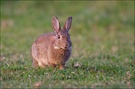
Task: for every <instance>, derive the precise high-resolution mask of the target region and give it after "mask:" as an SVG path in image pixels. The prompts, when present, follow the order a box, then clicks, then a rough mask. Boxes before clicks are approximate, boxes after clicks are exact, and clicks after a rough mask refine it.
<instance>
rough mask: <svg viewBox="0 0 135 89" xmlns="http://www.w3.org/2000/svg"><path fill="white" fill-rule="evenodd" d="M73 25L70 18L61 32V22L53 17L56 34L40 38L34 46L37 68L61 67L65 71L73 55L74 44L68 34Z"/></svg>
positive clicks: (34, 59)
mask: <svg viewBox="0 0 135 89" xmlns="http://www.w3.org/2000/svg"><path fill="white" fill-rule="evenodd" d="M71 23H72V17H69V18H68V19H67V21H66V23H65V25H64V28H63V29H62V30H61V28H60V24H59V20H58V19H57V17H53V19H52V25H53V28H54V31H55V32H53V33H47V34H43V35H41V36H39V37H38V38H37V39H36V40H35V42H34V43H33V45H32V48H31V54H32V58H33V66H34V67H35V68H37V67H45V66H52V67H56V66H59V68H60V69H63V68H64V67H65V63H66V61H67V60H68V59H69V57H70V55H71V46H72V43H71V40H70V35H69V33H68V31H69V29H70V27H71Z"/></svg>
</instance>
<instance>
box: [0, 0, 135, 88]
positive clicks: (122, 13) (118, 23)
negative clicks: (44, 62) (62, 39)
mask: <svg viewBox="0 0 135 89" xmlns="http://www.w3.org/2000/svg"><path fill="white" fill-rule="evenodd" d="M0 3H1V9H0V11H1V17H0V20H1V30H0V31H1V35H0V39H1V43H0V44H1V47H0V52H1V54H0V69H1V73H0V86H1V87H0V88H1V89H2V88H25V89H27V88H36V87H38V88H41V89H44V88H107V89H108V88H135V84H134V82H135V69H134V68H135V56H134V51H135V48H134V46H135V41H134V24H135V21H134V19H135V18H134V7H135V6H134V1H131V0H130V1H119V2H117V1H108V2H107V1H96V2H95V1H91V2H88V1H80V2H79V1H78V2H77V1H46V2H43V1H34V2H32V1H14V2H11V1H3V0H2V1H1V2H0ZM52 16H57V17H58V18H59V20H60V22H61V25H62V26H63V24H64V22H65V20H66V19H67V17H68V16H72V17H73V24H72V27H71V30H70V34H71V39H72V43H73V52H72V56H71V58H70V60H69V61H68V62H67V65H66V69H65V70H58V69H53V68H44V69H34V68H32V66H31V64H32V58H31V55H30V48H31V45H32V43H33V41H34V40H35V39H36V38H37V37H38V36H39V35H41V34H43V33H47V32H52V31H53V29H52V26H51V19H52Z"/></svg>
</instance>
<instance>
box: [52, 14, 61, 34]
mask: <svg viewBox="0 0 135 89" xmlns="http://www.w3.org/2000/svg"><path fill="white" fill-rule="evenodd" d="M52 26H53V28H54V30H55V32H56V33H58V32H59V31H60V23H59V20H58V18H57V17H55V16H53V18H52Z"/></svg>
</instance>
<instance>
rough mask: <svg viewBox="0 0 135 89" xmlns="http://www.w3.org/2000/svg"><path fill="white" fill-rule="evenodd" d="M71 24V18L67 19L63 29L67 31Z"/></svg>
mask: <svg viewBox="0 0 135 89" xmlns="http://www.w3.org/2000/svg"><path fill="white" fill-rule="evenodd" d="M71 24H72V17H68V18H67V21H66V22H65V25H64V27H63V29H64V30H66V31H68V30H69V29H70V27H71Z"/></svg>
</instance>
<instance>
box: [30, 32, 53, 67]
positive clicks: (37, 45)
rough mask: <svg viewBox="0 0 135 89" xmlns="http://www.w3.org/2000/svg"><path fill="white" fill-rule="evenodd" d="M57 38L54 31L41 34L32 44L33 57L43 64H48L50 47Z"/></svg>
mask: <svg viewBox="0 0 135 89" xmlns="http://www.w3.org/2000/svg"><path fill="white" fill-rule="evenodd" d="M53 40H55V34H54V33H48V34H43V35H41V36H39V37H38V38H37V39H36V40H35V42H34V43H33V44H32V49H31V54H32V57H33V58H34V59H35V60H37V61H38V62H39V63H40V62H41V63H42V65H48V62H49V61H48V52H49V51H48V49H49V46H51V44H52V42H53Z"/></svg>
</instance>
